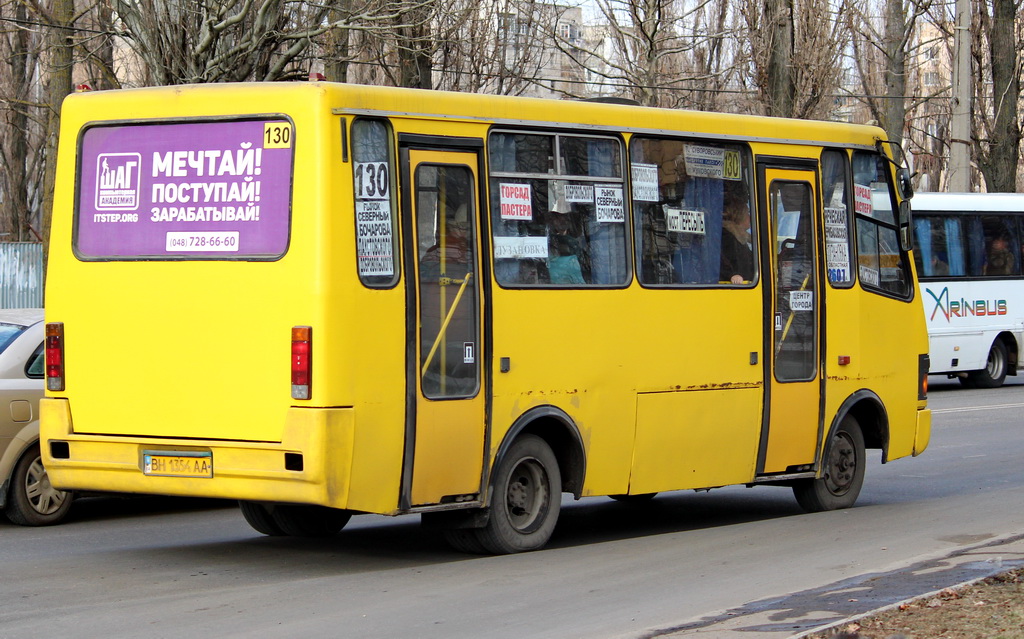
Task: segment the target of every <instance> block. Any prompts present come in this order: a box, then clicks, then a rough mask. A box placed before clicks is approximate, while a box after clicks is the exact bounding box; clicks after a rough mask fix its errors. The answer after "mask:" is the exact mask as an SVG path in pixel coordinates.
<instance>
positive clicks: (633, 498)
mask: <svg viewBox="0 0 1024 639" xmlns="http://www.w3.org/2000/svg"><path fill="white" fill-rule="evenodd" d="M657 494H658V493H640V494H639V495H608V496H609V497H611V498H612V499H614V500H615V501H617V502H620V503H623V504H634V505H635V504H646V503H647V502H649V501H651V500H652V499H654V496H655V495H657Z"/></svg>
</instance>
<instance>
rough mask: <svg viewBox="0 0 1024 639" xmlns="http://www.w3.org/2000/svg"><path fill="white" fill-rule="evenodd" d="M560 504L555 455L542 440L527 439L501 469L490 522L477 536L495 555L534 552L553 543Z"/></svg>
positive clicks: (514, 448)
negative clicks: (550, 541) (551, 540)
mask: <svg viewBox="0 0 1024 639" xmlns="http://www.w3.org/2000/svg"><path fill="white" fill-rule="evenodd" d="M561 505H562V477H561V474H560V473H559V470H558V460H556V459H555V454H554V453H553V452H551V447H550V446H548V445H547V443H546V442H545V441H544V440H543V439H541V438H540V437H537V436H535V435H524V436H522V437H520V438H519V439H517V440H516V441H515V442H514V443H513V444H512V446H511V448H509V451H508V454H506V455H505V457H504V458H503V459H502V460H501V462H500V463H499V465H498V469H497V472H496V473H495V481H494V503H493V504H492V505H491V512H490V517H488V520H487V525H486V526H484V527H483V528H480V529H477V530H476V534H477V537H478V539H479V541H480V543H481V545H482V546H483V547H484V548H485V549H486V550H487V551H489V552H492V553H496V554H509V553H514V552H522V551H527V550H536V549H538V548H541V547H543V546H544V544H546V543H547V542H548V540H549V539H550V538H551V533H553V532H554V530H555V524H556V523H557V522H558V511H559V509H560V508H561Z"/></svg>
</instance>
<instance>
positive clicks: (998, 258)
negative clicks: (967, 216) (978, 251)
mask: <svg viewBox="0 0 1024 639" xmlns="http://www.w3.org/2000/svg"><path fill="white" fill-rule="evenodd" d="M981 226H982V229H983V231H984V234H985V266H984V273H985V275H1018V274H1019V273H1020V252H1019V251H1020V249H1019V246H1020V245H1019V243H1018V242H1017V228H1016V224H1015V223H1014V220H1013V218H1008V217H1003V216H998V215H985V216H982V218H981Z"/></svg>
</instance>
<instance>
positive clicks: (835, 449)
mask: <svg viewBox="0 0 1024 639" xmlns="http://www.w3.org/2000/svg"><path fill="white" fill-rule="evenodd" d="M864 465H865V454H864V435H863V433H862V432H861V430H860V424H859V423H857V419H856V418H855V417H853V415H847V416H846V417H844V418H843V421H842V423H841V424H840V425H839V427H838V428H837V429H836V431H835V433H833V434H832V439H831V441H829V445H828V451H827V452H826V454H825V467H824V468H823V469H822V471H821V477H818V478H816V479H801V480H799V481H798V482H797V483H795V484H794V485H793V494H794V495H795V496H796V500H797V502H798V503H799V504H800V506H801V507H802V508H803V509H804V510H806V511H807V512H811V513H814V512H822V511H825V510H838V509H840V508H849V507H851V506H853V504H854V503H856V501H857V496H858V495H860V488H861V486H862V485H863V484H864Z"/></svg>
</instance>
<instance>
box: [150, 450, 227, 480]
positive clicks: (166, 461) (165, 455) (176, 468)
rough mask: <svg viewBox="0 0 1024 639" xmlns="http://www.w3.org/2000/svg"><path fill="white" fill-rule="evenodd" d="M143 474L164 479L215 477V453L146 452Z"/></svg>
mask: <svg viewBox="0 0 1024 639" xmlns="http://www.w3.org/2000/svg"><path fill="white" fill-rule="evenodd" d="M142 473H143V474H144V475H158V476H164V477H213V453H208V452H196V453H193V452H179V451H167V452H163V451H160V452H157V451H144V452H143V453H142Z"/></svg>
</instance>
